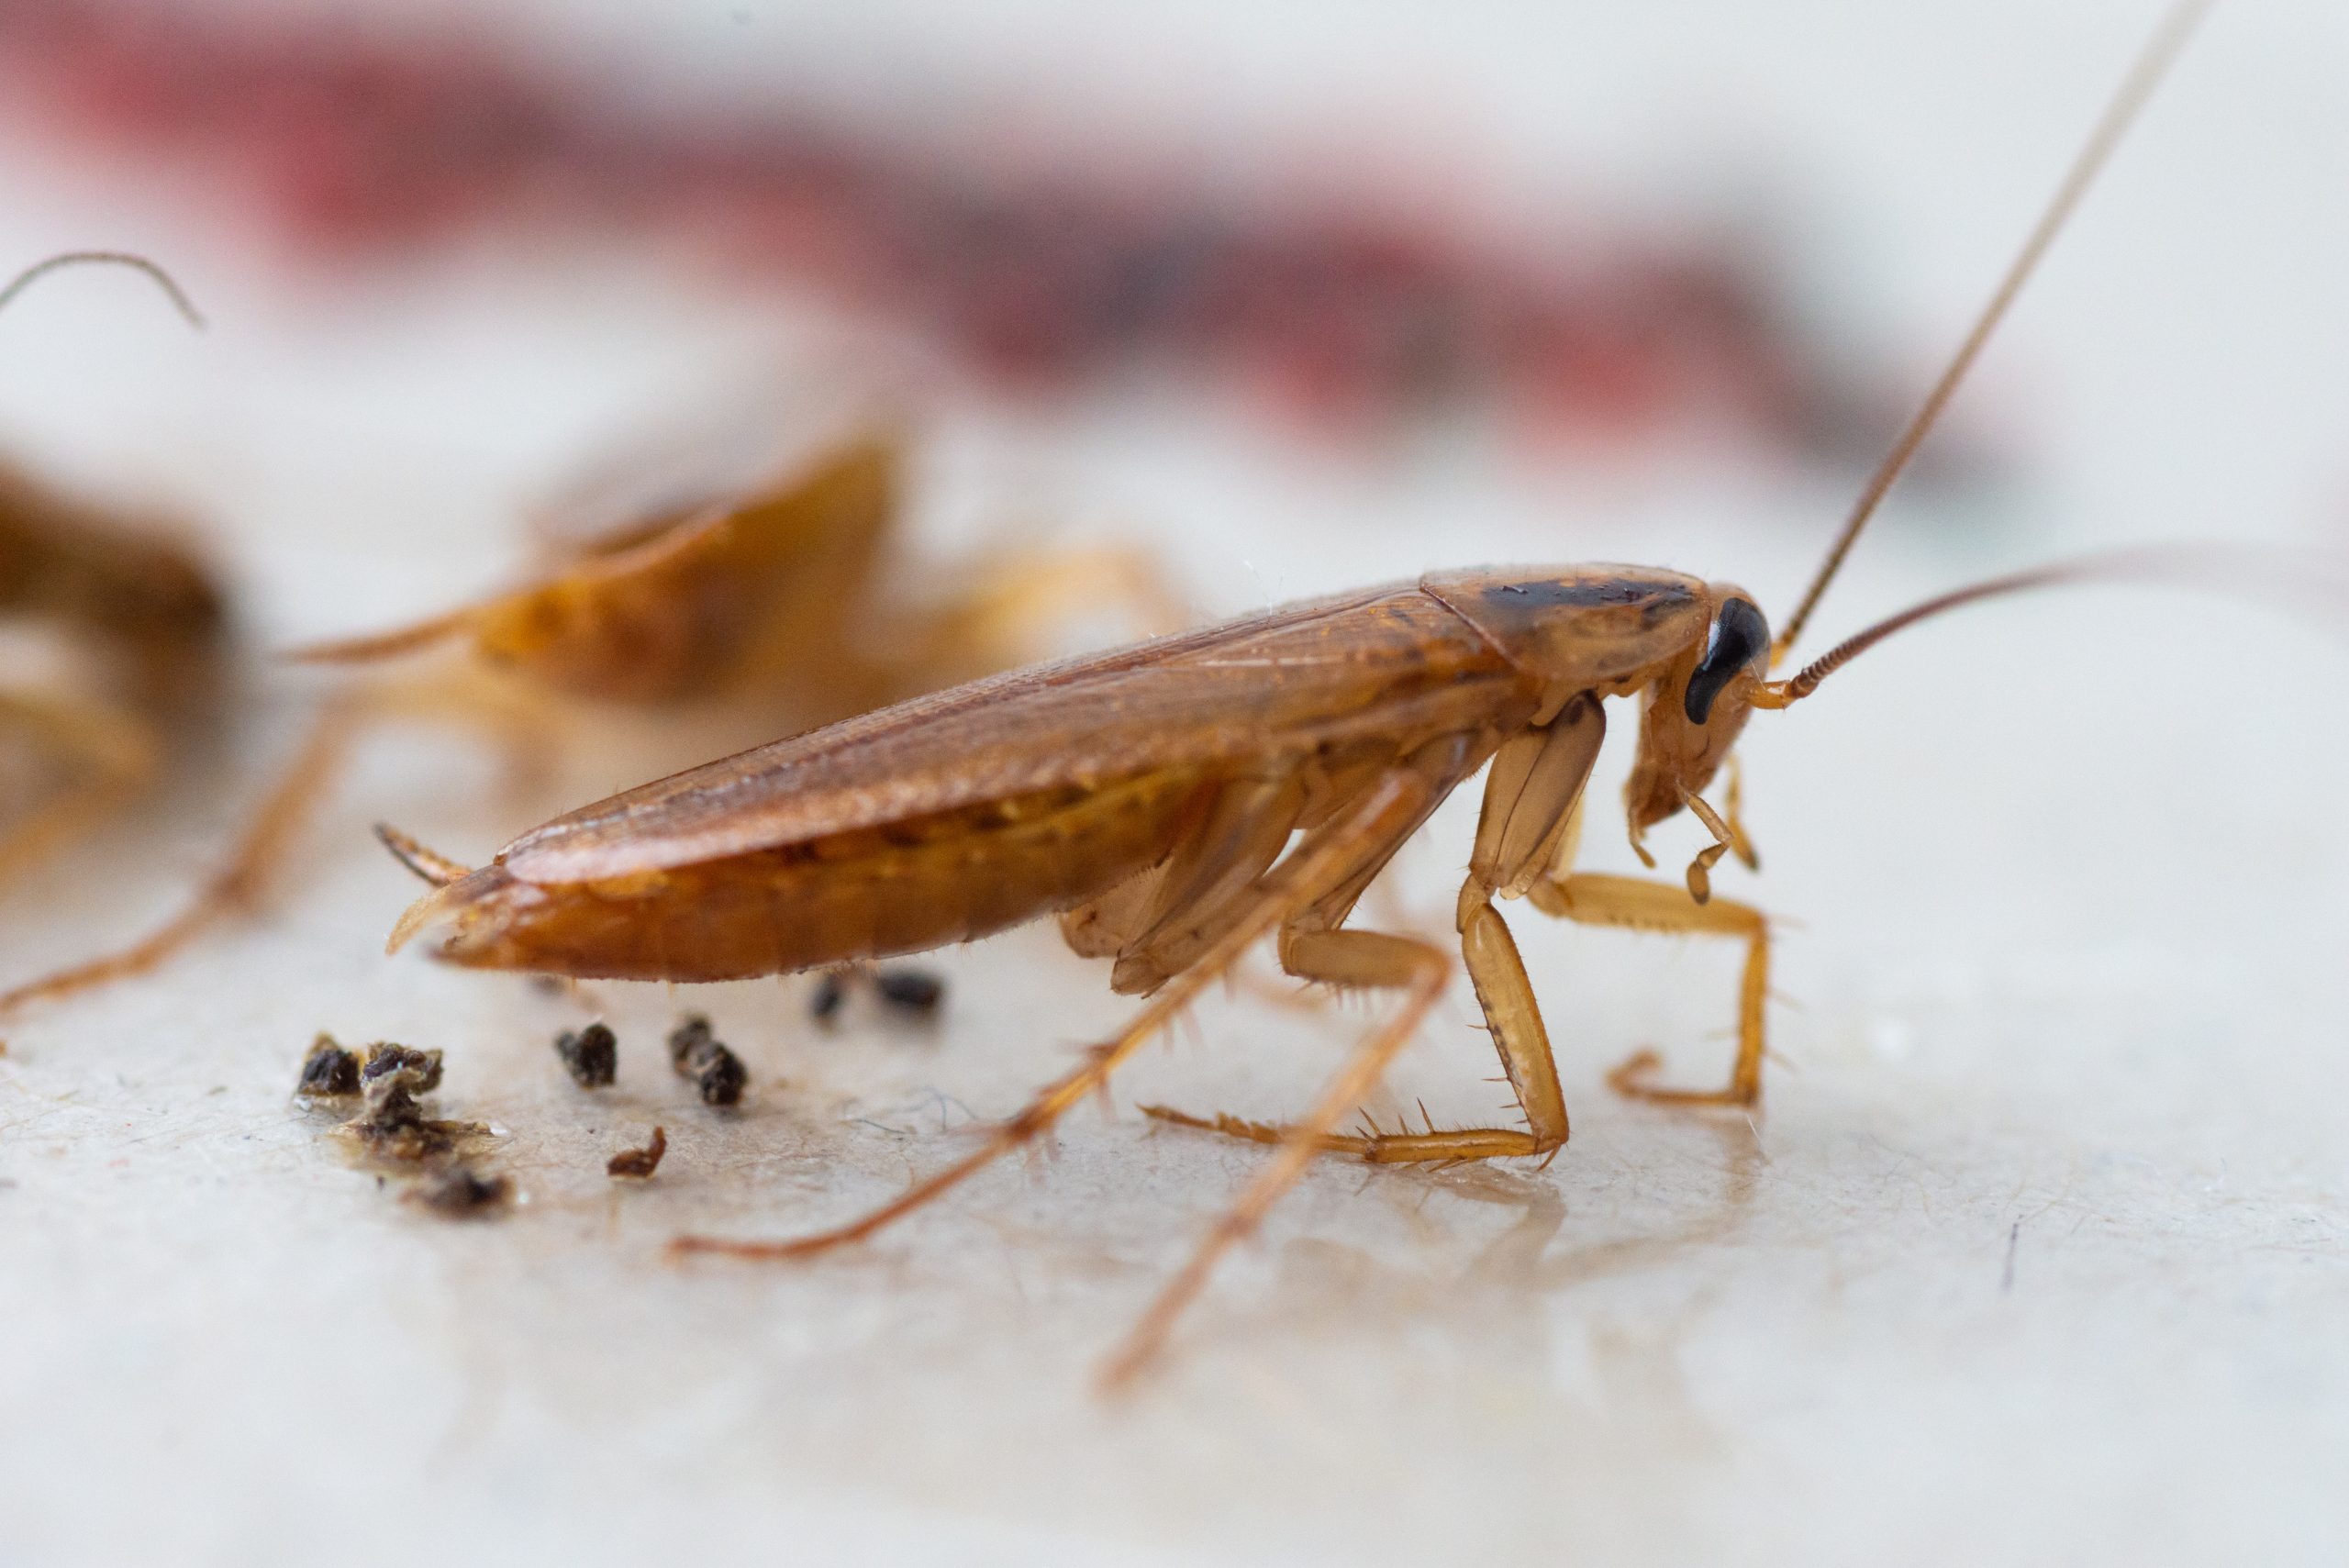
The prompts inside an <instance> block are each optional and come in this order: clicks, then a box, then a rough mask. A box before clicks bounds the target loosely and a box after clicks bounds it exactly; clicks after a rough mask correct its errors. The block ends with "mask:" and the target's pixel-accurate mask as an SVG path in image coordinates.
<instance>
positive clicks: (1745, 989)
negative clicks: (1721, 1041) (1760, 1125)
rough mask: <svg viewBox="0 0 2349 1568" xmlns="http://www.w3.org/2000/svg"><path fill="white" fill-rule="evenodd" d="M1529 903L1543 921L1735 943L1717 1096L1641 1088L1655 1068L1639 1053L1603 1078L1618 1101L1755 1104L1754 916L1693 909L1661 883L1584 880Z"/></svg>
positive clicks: (1760, 943)
mask: <svg viewBox="0 0 2349 1568" xmlns="http://www.w3.org/2000/svg"><path fill="white" fill-rule="evenodd" d="M1529 896H1530V897H1531V899H1532V901H1533V903H1534V904H1535V905H1536V906H1538V907H1540V908H1541V909H1542V910H1543V911H1545V912H1546V913H1549V914H1552V915H1556V916H1560V917H1564V918H1565V919H1568V920H1573V921H1575V922H1576V923H1577V924H1580V925H1585V926H1613V927H1617V928H1619V929H1625V930H1634V931H1661V932H1664V933H1666V934H1668V935H1674V936H1718V937H1735V938H1738V939H1740V940H1743V941H1744V943H1745V944H1746V946H1745V977H1744V981H1743V983H1742V984H1741V986H1740V987H1739V991H1738V1007H1737V1064H1736V1065H1735V1066H1734V1067H1733V1068H1731V1070H1730V1078H1729V1085H1728V1087H1726V1088H1722V1089H1713V1090H1703V1089H1670V1088H1663V1087H1659V1086H1657V1085H1655V1084H1650V1083H1647V1082H1646V1081H1645V1080H1646V1077H1647V1075H1648V1073H1651V1072H1653V1070H1654V1069H1655V1067H1656V1066H1657V1065H1658V1062H1657V1058H1656V1054H1655V1052H1653V1051H1641V1052H1639V1053H1638V1054H1636V1055H1634V1056H1632V1057H1631V1059H1630V1060H1629V1061H1626V1062H1623V1063H1622V1064H1621V1065H1620V1066H1619V1067H1617V1068H1616V1069H1615V1070H1614V1071H1613V1072H1611V1073H1608V1075H1607V1082H1608V1084H1609V1086H1610V1087H1612V1088H1613V1089H1614V1090H1615V1091H1616V1092H1617V1093H1618V1094H1622V1095H1631V1097H1633V1098H1634V1099H1642V1100H1653V1101H1657V1102H1660V1103H1663V1104H1667V1105H1690V1106H1750V1105H1753V1104H1754V1103H1755V1102H1756V1101H1758V1100H1759V1099H1761V1097H1762V1053H1763V1046H1764V1040H1763V1033H1762V1005H1763V1003H1764V1001H1765V1000H1766V999H1767V997H1768V995H1769V987H1770V929H1769V923H1768V921H1767V920H1766V919H1765V918H1764V917H1763V914H1762V912H1761V911H1760V910H1759V909H1756V908H1753V906H1750V905H1745V904H1736V903H1732V902H1731V901H1730V900H1728V899H1726V898H1716V899H1713V900H1712V901H1710V902H1709V903H1706V904H1698V903H1696V902H1694V901H1693V900H1691V899H1690V897H1689V896H1688V895H1687V892H1686V891H1685V890H1683V889H1681V888H1677V887H1675V886H1673V885H1672V884H1669V883H1663V882H1649V881H1646V880H1644V879H1642V878H1640V877H1631V876H1602V875H1599V874H1598V873H1580V874H1577V875H1574V876H1568V877H1564V878H1563V879H1560V880H1556V881H1544V882H1541V883H1537V884H1534V886H1533V888H1532V890H1531V893H1530V895H1529Z"/></svg>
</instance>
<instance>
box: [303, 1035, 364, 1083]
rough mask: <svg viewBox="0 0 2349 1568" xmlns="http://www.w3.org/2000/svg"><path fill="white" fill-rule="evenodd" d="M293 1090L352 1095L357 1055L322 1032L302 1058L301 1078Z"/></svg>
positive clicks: (357, 1079) (356, 1068) (356, 1070)
mask: <svg viewBox="0 0 2349 1568" xmlns="http://www.w3.org/2000/svg"><path fill="white" fill-rule="evenodd" d="M294 1092H295V1094H297V1095H314V1096H315V1095H355V1094H357V1093H358V1092H359V1058H358V1057H357V1056H355V1055H354V1054H352V1053H351V1052H350V1051H345V1050H343V1049H342V1047H341V1046H340V1045H337V1044H336V1043H335V1039H334V1036H332V1035H330V1034H321V1035H319V1036H318V1038H317V1040H313V1041H311V1042H310V1054H309V1055H307V1056H306V1057H304V1058H303V1059H302V1078H301V1081H300V1082H299V1083H297V1084H295V1085H294Z"/></svg>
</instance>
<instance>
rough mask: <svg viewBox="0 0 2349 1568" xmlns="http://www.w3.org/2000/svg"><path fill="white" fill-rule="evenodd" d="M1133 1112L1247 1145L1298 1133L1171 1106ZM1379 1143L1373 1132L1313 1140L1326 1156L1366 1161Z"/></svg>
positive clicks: (1281, 1139) (1283, 1140)
mask: <svg viewBox="0 0 2349 1568" xmlns="http://www.w3.org/2000/svg"><path fill="white" fill-rule="evenodd" d="M1134 1109H1136V1110H1138V1111H1140V1112H1141V1114H1142V1115H1144V1116H1146V1117H1149V1118H1151V1119H1152V1120H1153V1121H1163V1122H1169V1123H1172V1124H1173V1125H1174V1126H1176V1127H1187V1128H1190V1129H1194V1130H1196V1131H1199V1132H1215V1133H1220V1134H1222V1135H1223V1136H1224V1137H1226V1138H1238V1139H1241V1140H1245V1141H1247V1142H1250V1143H1286V1142H1287V1141H1288V1140H1289V1139H1290V1138H1291V1137H1293V1136H1295V1135H1296V1132H1297V1129H1295V1128H1293V1127H1288V1126H1286V1125H1283V1124H1280V1123H1276V1122H1264V1121H1249V1120H1246V1119H1244V1118H1241V1117H1236V1116H1227V1115H1225V1114H1223V1113H1222V1112H1220V1111H1219V1112H1217V1113H1216V1114H1215V1115H1214V1116H1212V1117H1196V1116H1192V1115H1190V1114H1189V1113H1188V1112H1186V1111H1178V1110H1176V1109H1175V1107H1174V1106H1135V1107H1134ZM1379 1141H1380V1140H1379V1138H1378V1137H1377V1136H1376V1135H1375V1132H1374V1133H1373V1135H1372V1136H1369V1137H1366V1138H1351V1137H1348V1136H1346V1135H1345V1134H1343V1133H1335V1132H1331V1133H1324V1134H1322V1135H1321V1137H1320V1138H1319V1140H1316V1147H1318V1148H1319V1149H1320V1150H1322V1151H1324V1152H1326V1153H1330V1154H1359V1155H1362V1156H1363V1157H1364V1159H1368V1158H1370V1157H1371V1156H1370V1151H1371V1149H1372V1148H1373V1147H1374V1146H1375V1144H1377V1143H1378V1142H1379Z"/></svg>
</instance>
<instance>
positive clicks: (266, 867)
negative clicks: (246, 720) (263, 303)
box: [0, 700, 360, 1016]
mask: <svg viewBox="0 0 2349 1568" xmlns="http://www.w3.org/2000/svg"><path fill="white" fill-rule="evenodd" d="M359 717H360V716H359V710H358V708H357V707H356V706H354V705H352V704H351V703H349V702H347V701H341V700H337V701H335V702H332V703H330V704H328V706H327V708H326V710H325V711H324V712H323V713H321V714H320V715H319V716H318V720H317V724H316V725H315V726H313V727H312V728H311V730H310V735H309V738H308V739H307V740H305V741H304V742H303V745H302V750H301V751H300V752H299V753H298V754H297V755H296V756H295V759H294V764H293V766H292V767H290V768H288V769H287V770H286V772H285V776H284V778H283V779H282V780H280V781H279V783H278V785H277V787H276V788H275V789H273V790H272V791H271V792H270V794H269V796H268V798H267V799H265V800H263V801H262V805H261V809H260V810H258V811H257V812H255V813H254V814H253V817H252V820H251V821H250V823H249V824H247V826H246V828H245V831H244V836H243V837H242V838H240V839H239V840H238V841H237V845H236V848H235V850H234V851H233V852H232V853H231V854H230V856H229V858H228V864H227V865H225V866H223V867H221V868H220V870H218V871H217V872H216V873H213V874H212V876H211V877H210V878H209V879H207V880H206V883H205V884H204V885H203V887H202V888H200V889H199V890H198V891H197V893H196V895H195V900H194V902H192V903H191V904H190V905H189V906H187V907H186V908H184V909H183V910H181V911H180V912H179V913H178V914H176V915H174V916H173V917H171V918H170V919H169V920H167V921H165V922H164V923H163V924H162V925H161V927H159V928H158V929H156V930H154V931H152V932H150V934H149V935H148V936H146V937H144V938H142V939H141V940H139V941H137V942H135V943H133V944H132V945H131V946H129V947H127V948H124V949H122V950H121V951H117V952H112V953H108V954H106V956H105V957H103V958H96V959H92V960H90V961H89V962H84V963H79V964H75V965H74V966H73V967H72V968H70V969H61V970H59V971H57V972H56V973H51V974H46V975H43V976H41V977H40V978H39V979H38V980H33V981H28V982H27V983H26V984H22V985H19V986H17V987H16V988H15V989H13V990H10V991H7V992H5V993H0V1016H5V1015H6V1014H8V1013H12V1012H14V1011H16V1010H17V1008H19V1007H21V1006H25V1005H26V1004H27V1003H28V1002H36V1001H41V1000H48V999H54V998H56V997H60V996H70V995H73V994H74V993H75V992H79V991H87V990H90V989H92V988H93V987H95V986H99V985H104V984H107V983H109V982H111V981H115V980H123V979H128V978H129V977H130V976H132V975H135V974H144V973H147V972H148V971H150V970H151V969H153V968H154V967H155V966H156V965H158V964H160V963H161V962H163V961H164V960H166V959H168V958H170V957H171V956H172V955H173V953H175V952H177V951H179V950H180V949H181V948H183V947H184V946H186V945H187V944H188V943H189V942H190V941H192V940H195V938H196V937H197V936H198V935H200V934H201V933H202V932H203V931H204V929H205V928H206V927H207V926H210V925H211V924H213V922H215V921H217V920H219V919H222V918H224V917H227V916H228V915H231V914H233V913H235V912H236V911H238V910H239V909H249V908H250V907H251V906H253V904H254V903H255V902H256V901H257V900H258V899H259V898H260V896H261V890H262V887H263V886H264V885H265V884H266V883H267V881H268V878H269V874H270V873H271V872H272V871H273V870H274V869H275V867H276V865H277V863H278V862H280V861H281V860H283V859H284V855H285V852H286V851H287V849H288V848H289V847H290V846H291V845H292V843H293V840H294V839H295V836H296V835H297V834H299V833H300V831H301V830H302V827H303V824H304V822H305V820H306V818H307V817H308V816H309V813H310V809H311V807H312V806H316V805H317V802H318V800H319V799H320V798H321V797H322V796H323V795H325V793H326V790H327V787H328V784H331V783H332V782H333V779H334V773H335V770H336V768H337V767H338V766H340V763H341V762H342V759H343V756H344V754H345V752H346V751H348V750H349V749H350V745H351V736H352V734H353V732H354V730H355V728H356V726H357V724H358V721H359Z"/></svg>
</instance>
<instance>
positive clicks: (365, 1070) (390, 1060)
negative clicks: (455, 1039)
mask: <svg viewBox="0 0 2349 1568" xmlns="http://www.w3.org/2000/svg"><path fill="white" fill-rule="evenodd" d="M394 1075H397V1076H399V1077H401V1078H403V1079H404V1080H405V1081H406V1084H407V1086H408V1088H409V1089H410V1090H412V1091H413V1092H414V1093H416V1094H419V1095H429V1094H430V1093H431V1092H432V1091H433V1090H435V1089H437V1088H439V1087H440V1052H439V1051H410V1050H409V1049H408V1048H407V1047H406V1046H404V1045H394V1044H392V1043H391V1042H390V1041H389V1040H378V1041H376V1042H375V1043H374V1044H373V1045H371V1046H369V1047H368V1048H367V1065H365V1066H364V1067H362V1068H361V1069H360V1070H359V1084H360V1087H361V1088H362V1090H363V1089H365V1088H366V1087H367V1086H368V1085H370V1084H373V1083H375V1082H376V1081H377V1080H378V1079H382V1078H385V1077H390V1076H394Z"/></svg>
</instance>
